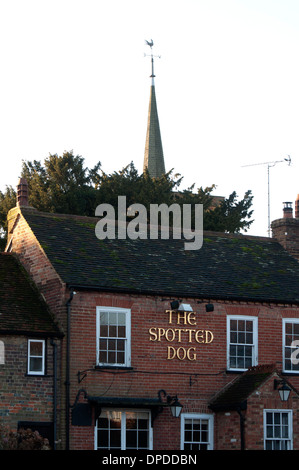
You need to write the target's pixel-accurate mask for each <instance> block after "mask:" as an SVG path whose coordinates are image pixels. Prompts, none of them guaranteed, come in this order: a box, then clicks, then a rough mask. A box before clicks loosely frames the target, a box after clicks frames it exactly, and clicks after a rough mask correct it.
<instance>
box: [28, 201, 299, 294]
mask: <svg viewBox="0 0 299 470" xmlns="http://www.w3.org/2000/svg"><path fill="white" fill-rule="evenodd" d="M23 215H24V217H25V218H26V220H27V222H28V223H29V225H30V227H31V229H32V230H33V232H34V234H35V235H36V237H37V239H38V241H39V242H40V244H41V246H42V247H43V249H44V251H45V253H46V254H47V256H48V258H49V259H50V261H51V263H52V264H53V266H54V268H55V269H56V270H57V272H58V274H59V275H60V276H61V278H62V279H63V281H64V282H66V283H67V284H69V285H70V284H72V285H77V286H78V285H81V286H89V287H97V288H101V289H107V290H108V289H110V290H117V291H123V292H125V291H127V292H136V293H147V294H158V295H170V296H177V297H187V296H189V297H195V298H196V297H197V298H208V299H209V298H211V299H232V300H233V299H234V300H253V301H265V302H270V301H273V302H282V303H289V302H291V303H299V289H298V286H299V263H298V262H297V261H296V260H295V259H294V258H293V257H291V256H290V255H289V254H288V253H287V252H286V251H285V250H284V249H283V248H282V247H281V245H280V244H279V243H278V242H276V241H275V240H273V239H270V238H261V237H245V236H242V235H228V234H219V233H213V232H210V233H204V241H203V246H202V248H201V249H199V250H184V242H185V240H184V239H183V238H182V239H181V240H150V239H148V240H141V239H137V240H131V239H129V238H127V239H125V240H118V239H115V240H104V241H103V240H98V239H97V237H96V236H95V225H96V222H97V220H98V219H96V218H87V217H76V216H65V215H58V214H46V213H40V212H38V211H27V212H26V210H23Z"/></svg>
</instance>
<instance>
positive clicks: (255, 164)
mask: <svg viewBox="0 0 299 470" xmlns="http://www.w3.org/2000/svg"><path fill="white" fill-rule="evenodd" d="M284 162H288V165H289V166H290V164H291V157H290V155H288V157H287V158H284V159H283V160H276V161H274V162H264V163H252V164H251V165H243V166H242V168H245V167H249V166H257V165H267V174H268V236H269V237H270V235H271V221H270V168H272V167H273V166H275V165H276V164H277V163H284Z"/></svg>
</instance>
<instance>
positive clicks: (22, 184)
mask: <svg viewBox="0 0 299 470" xmlns="http://www.w3.org/2000/svg"><path fill="white" fill-rule="evenodd" d="M28 195H29V191H28V183H27V180H26V179H25V178H20V179H19V182H18V186H17V207H24V206H25V207H28V206H29V201H28Z"/></svg>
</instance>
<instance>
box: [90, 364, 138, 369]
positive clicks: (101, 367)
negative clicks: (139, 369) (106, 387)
mask: <svg viewBox="0 0 299 470" xmlns="http://www.w3.org/2000/svg"><path fill="white" fill-rule="evenodd" d="M94 368H95V370H103V369H108V370H111V369H112V370H133V367H131V366H113V365H111V366H108V365H107V366H104V365H103V366H95V367H94Z"/></svg>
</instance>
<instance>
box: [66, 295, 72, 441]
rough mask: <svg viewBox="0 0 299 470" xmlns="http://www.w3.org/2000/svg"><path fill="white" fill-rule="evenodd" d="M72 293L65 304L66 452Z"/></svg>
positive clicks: (68, 419)
mask: <svg viewBox="0 0 299 470" xmlns="http://www.w3.org/2000/svg"><path fill="white" fill-rule="evenodd" d="M73 297H74V291H73V289H71V292H70V297H69V299H68V301H67V303H66V307H67V343H66V371H65V376H66V377H65V436H66V445H65V447H66V450H69V448H70V342H71V338H70V332H71V302H72V300H73Z"/></svg>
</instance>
